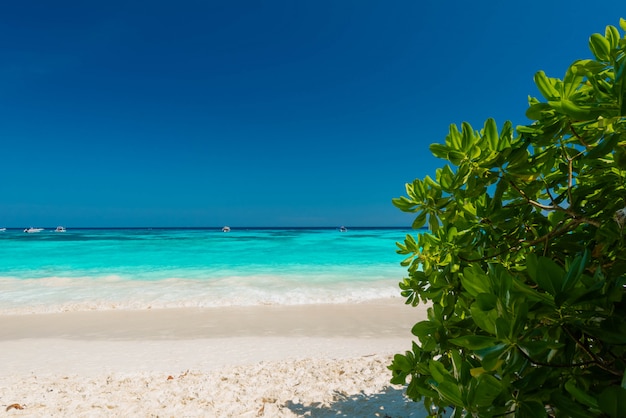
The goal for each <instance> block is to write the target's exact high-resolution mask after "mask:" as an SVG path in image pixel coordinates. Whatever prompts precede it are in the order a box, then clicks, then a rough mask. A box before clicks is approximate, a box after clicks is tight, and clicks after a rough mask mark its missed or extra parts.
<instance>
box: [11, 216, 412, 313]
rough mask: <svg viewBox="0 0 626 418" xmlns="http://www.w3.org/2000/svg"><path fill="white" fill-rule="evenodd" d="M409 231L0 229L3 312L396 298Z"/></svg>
mask: <svg viewBox="0 0 626 418" xmlns="http://www.w3.org/2000/svg"><path fill="white" fill-rule="evenodd" d="M407 233H412V234H414V233H415V232H414V231H411V230H410V229H399V228H351V229H349V230H348V231H347V232H340V231H339V230H338V229H333V228H326V229H323V228H289V229H288V228H267V229H266V228H264V229H260V228H259V229H256V228H241V229H239V228H233V229H232V230H231V232H222V231H221V229H220V228H207V229H158V228H154V229H72V228H68V230H67V232H59V233H57V232H54V229H45V230H44V231H41V232H39V233H34V234H27V233H24V232H23V230H21V229H20V230H11V229H9V230H7V231H5V232H0V313H4V314H7V313H29V312H33V313H40V312H60V311H79V310H106V309H149V308H174V307H215V306H233V305H242V306H243V305H259V304H283V305H294V304H310V303H343V302H359V301H366V300H370V299H377V298H385V297H399V293H400V291H399V288H398V282H399V281H401V280H402V278H403V277H405V275H406V269H405V268H404V267H401V266H400V261H402V259H403V256H401V255H398V254H396V252H395V250H396V245H395V243H396V242H398V241H403V240H404V237H405V236H406V234H407Z"/></svg>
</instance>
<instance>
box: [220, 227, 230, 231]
mask: <svg viewBox="0 0 626 418" xmlns="http://www.w3.org/2000/svg"><path fill="white" fill-rule="evenodd" d="M222 232H230V226H225V227H223V228H222Z"/></svg>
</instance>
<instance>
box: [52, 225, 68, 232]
mask: <svg viewBox="0 0 626 418" xmlns="http://www.w3.org/2000/svg"><path fill="white" fill-rule="evenodd" d="M66 231H67V229H65V227H64V226H57V229H55V230H54V232H66Z"/></svg>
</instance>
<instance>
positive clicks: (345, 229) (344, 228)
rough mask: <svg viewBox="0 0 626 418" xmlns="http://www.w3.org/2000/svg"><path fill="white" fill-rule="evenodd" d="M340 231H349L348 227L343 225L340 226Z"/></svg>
mask: <svg viewBox="0 0 626 418" xmlns="http://www.w3.org/2000/svg"><path fill="white" fill-rule="evenodd" d="M339 232H348V228H346V227H345V226H342V227H340V228H339Z"/></svg>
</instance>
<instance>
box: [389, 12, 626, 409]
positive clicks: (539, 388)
mask: <svg viewBox="0 0 626 418" xmlns="http://www.w3.org/2000/svg"><path fill="white" fill-rule="evenodd" d="M620 26H621V29H622V31H626V21H625V20H624V19H621V20H620ZM589 47H590V49H591V52H592V53H593V56H594V59H586V60H579V61H576V62H574V63H573V64H572V65H571V66H570V67H569V68H568V69H567V71H566V73H565V76H564V77H563V79H562V80H561V79H557V78H551V77H548V76H547V75H546V74H544V73H543V72H541V71H540V72H538V73H537V74H536V75H535V83H536V85H537V87H538V89H539V91H540V93H541V95H542V96H543V99H537V98H529V108H528V110H527V112H526V116H527V117H528V118H529V119H530V120H531V121H533V122H532V123H531V124H530V125H527V126H519V127H517V128H516V129H513V127H512V124H511V123H510V122H506V123H504V125H503V126H502V127H501V128H500V129H498V127H497V126H496V123H495V122H494V121H493V120H491V119H490V120H487V121H486V122H485V124H484V127H483V128H482V129H481V130H480V131H476V130H474V129H472V127H471V126H470V125H469V124H467V123H463V124H462V127H461V129H460V130H459V129H458V128H457V127H456V126H454V125H453V126H451V128H450V133H449V134H448V136H447V137H446V139H445V143H444V144H433V145H431V147H430V150H431V152H432V153H433V154H434V155H435V156H436V157H438V158H441V159H443V160H446V161H447V162H448V163H446V165H444V166H443V167H442V168H440V169H438V170H437V171H436V176H435V178H434V179H433V178H431V177H426V178H424V179H423V180H419V179H417V180H415V181H413V182H412V183H409V184H407V185H406V192H407V196H403V197H400V198H397V199H394V200H393V203H394V204H395V205H396V206H397V207H398V208H399V209H401V210H403V211H406V212H414V213H416V218H415V221H414V223H413V227H414V228H422V227H424V226H428V228H429V231H428V232H425V233H420V234H418V235H417V237H416V238H415V237H414V236H413V235H411V234H410V235H407V237H406V239H405V241H404V243H402V244H401V243H399V244H398V247H399V250H398V252H399V253H401V254H405V255H407V258H406V259H405V260H404V261H403V265H405V266H408V277H407V278H405V279H404V280H403V282H401V283H400V287H401V289H402V295H403V296H404V297H405V298H406V302H407V303H408V304H413V305H417V304H418V303H421V302H425V303H427V304H428V305H429V308H428V320H426V321H421V322H418V323H417V324H415V326H414V327H413V329H412V332H413V334H414V335H415V336H416V337H417V339H416V341H414V342H413V346H412V349H411V350H410V351H407V352H406V353H405V354H397V355H396V356H395V358H394V360H393V363H392V364H391V365H390V366H389V368H390V370H391V371H392V373H393V378H392V382H393V383H397V384H405V383H407V380H408V381H409V383H408V386H407V394H408V396H409V397H411V398H412V399H414V400H421V401H423V402H425V404H426V406H427V407H428V408H430V410H432V411H433V415H441V414H443V413H444V411H445V412H446V413H447V414H452V416H455V417H458V416H475V417H492V416H517V417H533V418H535V417H541V416H544V417H545V416H555V417H566V416H567V417H619V416H622V417H623V416H625V415H624V414H626V379H625V377H624V376H625V375H624V370H625V368H626V300H625V298H624V293H625V285H626V245H625V242H624V234H625V233H626V230H624V227H625V224H626V208H625V207H626V74H625V73H626V39H625V38H624V37H623V36H620V31H619V30H618V29H617V28H616V27H613V26H608V27H607V28H606V32H605V34H604V35H600V34H594V35H592V36H591V37H590V40H589Z"/></svg>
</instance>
